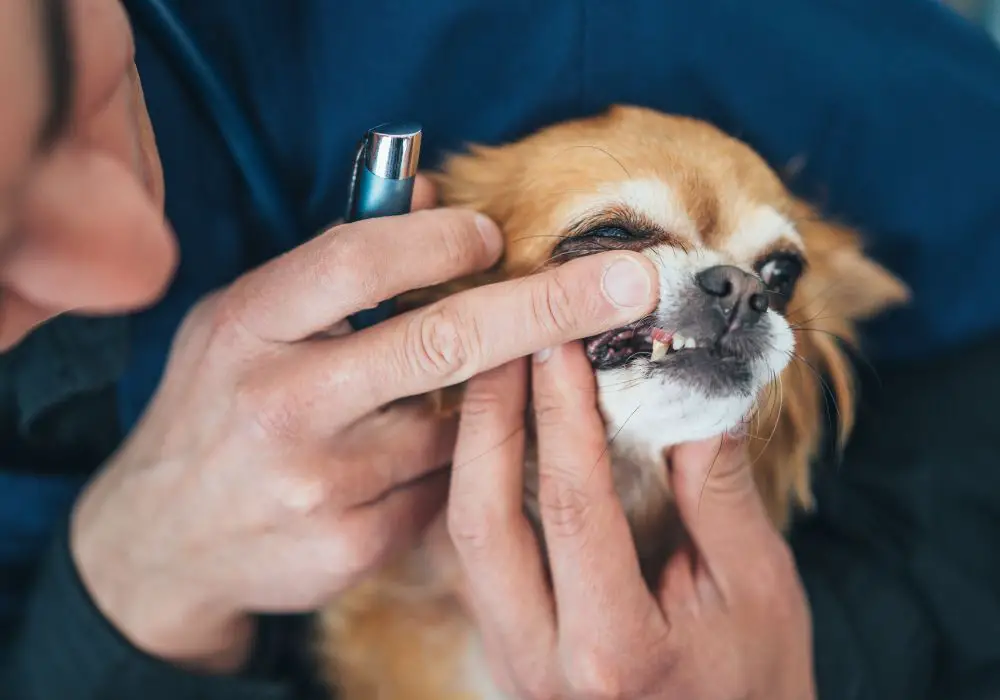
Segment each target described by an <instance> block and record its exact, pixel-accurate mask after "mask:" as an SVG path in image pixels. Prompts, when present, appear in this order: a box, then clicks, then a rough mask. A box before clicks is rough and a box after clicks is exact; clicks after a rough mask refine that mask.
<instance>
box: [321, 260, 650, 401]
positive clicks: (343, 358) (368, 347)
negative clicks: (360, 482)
mask: <svg viewBox="0 0 1000 700" xmlns="http://www.w3.org/2000/svg"><path fill="white" fill-rule="evenodd" d="M656 287H657V284H656V270H655V268H654V267H653V265H652V263H651V262H650V261H649V260H647V259H646V258H645V257H643V256H641V255H638V254H634V253H624V252H618V253H607V254H601V255H592V256H588V257H585V258H578V259H576V260H573V261H570V262H568V263H565V264H564V265H561V266H559V267H557V268H554V269H551V270H548V271H546V272H543V273H539V274H536V275H532V276H530V277H525V278H521V279H515V280H509V281H506V282H499V283H496V284H492V285H488V286H484V287H478V288H475V289H471V290H468V291H465V292H461V293H459V294H456V295H454V296H451V297H448V298H446V299H444V300H442V301H440V302H437V303H436V304H432V305H431V306H428V307H425V308H422V309H417V310H416V311H412V312H410V313H407V314H404V315H402V316H399V317H397V318H394V319H390V320H389V321H387V322H385V323H382V324H379V325H378V326H375V327H373V328H368V329H365V330H364V331H362V332H360V333H356V334H354V335H352V336H351V337H350V338H348V339H346V340H344V341H343V342H344V346H343V349H344V352H343V353H342V354H341V355H340V357H339V358H338V362H339V363H344V362H347V364H346V365H342V369H341V373H346V372H349V376H350V377H351V380H352V381H351V383H352V385H353V386H352V391H351V393H352V396H354V397H356V398H357V400H356V401H355V402H354V403H353V404H352V406H350V407H349V410H352V411H355V412H356V414H357V415H358V416H360V415H364V414H366V413H368V412H370V411H372V410H374V409H375V408H377V407H379V406H382V405H384V404H386V403H389V402H391V401H395V400H397V399H400V398H403V397H407V396H417V395H420V394H423V393H426V392H429V391H433V390H435V389H439V388H442V387H446V386H451V385H454V384H459V383H461V382H463V381H466V380H467V379H469V378H470V377H472V376H474V375H477V374H480V373H482V372H485V371H488V370H490V369H494V368H496V367H499V366H501V365H504V364H506V363H507V362H510V361H512V360H515V359H518V358H520V357H525V356H528V355H531V354H533V353H535V352H537V351H539V350H541V349H543V348H547V347H552V346H554V345H560V344H562V343H565V342H568V341H571V340H576V339H579V338H585V337H587V336H590V335H594V334H596V333H601V332H603V331H605V330H608V329H610V328H614V327H616V326H619V325H624V324H626V323H631V322H632V321H635V320H637V319H639V318H642V317H643V316H645V315H646V314H648V313H649V312H650V311H652V309H653V308H654V307H655V305H656V300H657V289H656ZM348 348H350V349H348ZM326 361H327V362H328V361H329V360H328V359H327V360H326Z"/></svg>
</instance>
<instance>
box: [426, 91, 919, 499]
mask: <svg viewBox="0 0 1000 700" xmlns="http://www.w3.org/2000/svg"><path fill="white" fill-rule="evenodd" d="M436 179H437V183H438V186H439V188H440V191H441V195H442V199H443V201H444V202H445V203H446V204H449V205H456V206H463V207H470V208H473V209H476V210H478V211H481V212H484V213H485V214H487V215H489V216H490V217H491V218H493V219H494V220H495V221H496V222H497V223H498V224H499V225H500V226H501V228H502V229H503V231H504V234H505V236H506V241H507V243H506V250H505V255H504V259H503V261H502V263H501V264H500V269H501V274H502V275H503V276H505V277H516V276H521V275H526V274H530V273H532V272H535V271H538V270H540V269H543V268H545V267H547V266H550V265H555V264H559V263H561V262H564V261H566V260H569V259H571V258H574V257H577V256H582V255H588V254H592V253H595V252H600V251H607V250H618V249H627V250H633V251H641V252H642V253H643V254H644V255H646V256H648V258H649V259H650V260H652V261H653V263H654V264H655V265H656V267H657V269H658V270H659V276H660V303H659V307H658V308H657V309H656V311H655V312H654V313H653V314H651V315H650V316H649V317H648V318H645V319H643V320H641V321H639V322H638V323H635V324H632V325H630V326H627V327H624V328H618V329H615V330H612V331H610V332H608V333H604V334H601V335H599V336H596V337H593V338H589V339H587V340H586V341H585V345H586V349H587V353H588V355H589V357H590V360H591V362H592V364H593V367H594V369H595V371H596V374H597V380H598V386H599V389H600V406H601V409H602V411H603V414H604V417H605V419H606V421H607V423H608V430H609V433H614V434H616V435H617V437H616V440H615V450H616V451H618V452H619V453H621V452H622V451H626V452H631V453H632V456H634V457H637V458H639V459H641V460H645V458H646V457H649V456H652V455H657V458H658V457H659V455H662V452H663V450H664V448H665V447H668V446H670V445H673V444H677V443H679V442H685V441H689V440H694V439H700V438H704V437H709V436H712V435H717V434H719V433H721V432H724V431H728V430H732V429H734V428H737V429H743V430H746V431H747V432H748V433H749V434H750V435H751V437H752V438H753V442H754V443H756V450H757V451H758V452H763V454H758V455H757V456H758V457H759V458H763V462H762V463H761V465H760V466H759V467H758V468H757V476H758V482H759V484H760V486H761V487H762V488H764V489H765V490H771V491H773V492H774V493H773V494H772V495H773V496H775V497H776V498H778V499H779V500H781V496H780V494H782V493H784V494H789V495H792V496H798V500H799V501H801V502H808V483H807V476H806V475H807V471H808V470H807V463H808V461H809V460H810V458H811V457H812V453H813V451H814V450H815V448H816V445H817V443H818V440H819V433H820V427H821V424H822V420H821V417H820V415H821V410H822V407H821V404H822V394H821V387H822V386H823V382H824V381H829V382H830V384H831V385H832V386H833V388H834V393H835V395H836V398H837V401H838V403H839V404H840V406H839V409H840V414H841V420H842V426H841V427H842V429H844V430H845V431H846V429H848V428H849V424H850V416H851V396H850V394H851V387H850V374H849V371H848V362H847V359H846V357H845V356H844V355H843V354H842V351H841V349H840V347H839V345H838V341H845V342H851V341H853V339H854V328H853V324H854V322H855V321H857V320H859V319H863V318H867V317H870V316H872V315H873V314H875V313H877V312H878V311H880V310H881V309H883V308H885V307H887V306H889V305H891V304H895V303H900V302H902V301H904V300H905V299H906V297H907V290H906V288H905V287H904V286H903V285H902V284H901V283H900V282H899V281H897V280H896V279H895V278H894V277H893V276H892V275H890V274H889V273H888V272H887V271H886V270H884V269H883V268H881V267H880V266H879V265H877V264H875V263H874V262H873V261H871V260H870V259H868V258H867V257H865V255H864V254H863V252H862V250H861V247H860V244H859V241H858V239H857V237H856V236H855V235H854V234H853V232H851V231H850V230H848V229H846V228H844V227H840V226H836V225H834V224H831V223H829V222H825V221H822V220H820V219H819V218H818V217H817V216H816V215H815V213H814V212H813V211H812V210H811V209H810V208H809V207H807V206H806V205H804V204H803V203H802V202H800V201H798V200H796V199H795V198H794V197H792V196H791V195H790V194H789V192H788V191H787V190H786V188H785V187H784V186H783V185H782V183H781V181H780V179H779V178H778V177H777V175H776V174H775V173H774V172H773V171H772V170H771V169H770V168H769V167H768V165H767V164H766V163H765V162H764V160H763V159H762V158H760V157H759V156H758V155H757V154H756V153H755V152H754V151H752V150H751V149H750V148H749V147H747V146H746V145H745V144H743V143H741V142H739V141H737V140H735V139H732V138H730V137H728V136H726V135H725V134H723V133H721V132H720V131H718V130H717V129H715V128H713V127H711V126H709V125H707V124H705V123H702V122H699V121H695V120H690V119H685V118H679V117H671V116H666V115H663V114H659V113H656V112H652V111H649V110H644V109H638V108H630V107H616V108H613V109H612V110H610V111H609V112H608V113H606V114H604V115H602V116H599V117H595V118H590V119H584V120H579V121H574V122H568V123H563V124H560V125H557V126H554V127H551V128H548V129H545V130H543V131H541V132H539V133H536V134H534V135H532V136H530V137H528V138H526V139H524V140H522V141H519V142H517V143H514V144H512V145H508V146H502V147H498V148H481V147H476V148H473V149H471V150H470V152H469V153H467V154H463V155H458V156H455V157H453V158H451V159H450V160H449V161H447V163H446V165H445V167H444V168H443V171H442V173H441V174H440V175H439V176H437V178H436ZM472 283H475V280H472ZM744 421H746V425H745V426H742V427H741V424H742V423H744ZM765 495H767V494H765ZM786 500H787V498H786ZM775 515H776V517H780V514H775Z"/></svg>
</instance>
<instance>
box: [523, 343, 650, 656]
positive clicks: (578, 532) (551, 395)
mask: <svg viewBox="0 0 1000 700" xmlns="http://www.w3.org/2000/svg"><path fill="white" fill-rule="evenodd" d="M543 358H544V356H543ZM533 384H534V406H535V414H536V417H537V423H538V504H539V512H540V514H541V521H542V528H543V530H544V532H545V543H546V548H547V551H548V554H549V560H550V567H551V570H552V585H553V589H554V591H555V594H556V600H557V604H558V608H559V612H560V615H559V619H560V625H561V627H562V629H560V636H561V637H562V638H564V639H565V640H566V642H567V643H570V644H573V643H576V642H577V641H583V640H584V639H588V638H589V641H590V643H591V644H593V643H595V642H597V641H598V640H600V643H602V644H604V643H611V644H615V643H617V642H624V641H629V642H630V643H634V641H635V639H634V637H635V635H636V633H637V632H638V631H639V630H637V629H635V628H634V627H633V628H631V629H629V628H628V627H627V625H629V624H630V623H632V622H633V621H641V623H642V624H646V623H648V621H649V620H650V613H651V612H652V611H654V610H656V609H657V607H656V604H655V601H654V599H653V597H652V594H650V592H649V590H648V588H647V587H646V584H645V582H644V580H643V577H642V573H641V570H640V566H639V557H638V555H637V553H636V548H635V544H634V542H633V540H632V534H631V530H630V528H629V524H628V521H627V519H626V517H625V513H624V511H623V509H622V506H621V502H620V501H619V499H618V496H617V493H616V491H615V486H614V479H613V477H612V473H611V463H610V459H609V458H608V455H607V449H608V446H607V438H606V431H605V426H604V423H603V421H602V420H601V417H600V414H599V413H598V410H597V405H596V393H597V388H596V382H595V380H594V375H593V370H592V369H591V368H590V363H589V362H588V361H587V358H586V356H585V355H584V353H583V350H582V349H581V348H580V346H579V344H573V345H569V346H564V347H562V348H556V349H554V350H552V351H551V353H550V354H549V355H548V358H547V359H543V360H542V361H538V362H536V363H535V365H534V380H533ZM642 631H643V632H644V631H646V630H642ZM622 634H625V635H627V636H629V637H630V639H628V640H623V639H622Z"/></svg>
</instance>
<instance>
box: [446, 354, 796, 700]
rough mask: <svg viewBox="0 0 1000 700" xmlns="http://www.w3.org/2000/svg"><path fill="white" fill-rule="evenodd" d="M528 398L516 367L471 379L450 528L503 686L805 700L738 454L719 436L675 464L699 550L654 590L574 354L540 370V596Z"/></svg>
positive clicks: (786, 592)
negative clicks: (531, 516)
mask: <svg viewBox="0 0 1000 700" xmlns="http://www.w3.org/2000/svg"><path fill="white" fill-rule="evenodd" d="M527 384H528V383H527V378H526V366H525V363H524V362H515V363H511V364H508V365H506V366H504V367H501V368H499V369H496V370H494V371H491V372H487V373H486V374H483V375H481V376H479V377H477V378H475V379H473V380H471V382H470V384H469V386H468V390H467V394H466V400H465V406H464V408H463V412H462V418H461V426H460V428H459V437H458V446H457V449H456V454H455V459H454V463H453V464H454V466H453V473H452V486H451V497H450V504H449V510H448V515H447V520H448V526H449V530H450V533H451V536H452V539H453V541H454V544H455V546H456V548H457V550H458V553H459V557H460V559H461V562H462V566H463V569H464V573H465V579H466V581H465V585H466V591H465V595H466V597H467V602H468V604H469V606H470V608H471V609H472V612H473V614H474V615H475V617H476V618H477V620H478V622H479V627H480V629H481V631H482V633H483V638H484V643H485V646H486V650H487V656H488V657H489V659H490V663H491V665H492V667H493V670H494V675H495V676H496V677H497V679H498V681H500V683H501V685H502V686H504V689H505V690H507V691H508V692H511V693H513V694H515V695H516V696H518V697H525V698H559V697H569V698H612V697H614V698H672V699H679V698H684V699H686V700H744V699H747V698H749V699H752V700H758V699H759V700H811V699H812V698H815V689H814V681H813V670H812V643H811V624H810V619H809V612H808V609H807V606H806V600H805V595H804V592H803V589H802V586H801V584H800V582H799V580H798V577H797V574H796V571H795V566H794V562H793V560H792V557H791V555H790V552H789V549H788V548H787V546H786V545H785V543H784V541H783V539H782V538H781V536H780V535H779V533H778V532H776V531H775V529H774V528H773V527H772V526H771V524H770V522H769V520H768V519H767V516H766V514H765V511H764V507H763V504H762V503H761V500H760V498H759V496H758V495H757V492H756V490H755V488H754V484H753V479H752V477H751V473H750V467H749V464H748V461H747V458H746V456H745V452H744V450H743V449H742V448H741V446H740V445H738V444H736V443H734V442H733V441H732V440H731V439H729V438H727V439H726V440H724V441H723V440H722V439H721V438H719V439H714V440H708V441H705V442H701V443H696V444H690V445H687V446H684V447H680V448H677V449H675V450H674V451H673V453H672V454H671V455H670V464H671V465H672V468H671V482H672V487H673V489H674V492H675V494H676V498H677V503H678V507H679V509H680V512H681V516H682V518H683V520H684V523H685V525H686V527H687V528H688V530H689V532H690V534H691V536H692V537H691V539H692V541H693V543H694V544H693V547H692V548H691V550H692V551H680V552H678V553H677V554H676V555H675V556H674V557H673V558H672V559H671V561H670V562H669V564H668V566H667V569H666V571H665V572H664V576H663V579H662V581H663V587H662V589H661V590H660V591H658V592H656V593H655V594H654V593H650V591H649V589H648V588H647V587H646V585H645V584H644V582H643V579H642V576H641V575H640V569H639V562H638V558H637V556H636V551H635V547H634V545H633V543H632V539H631V536H630V533H629V529H628V524H627V522H626V520H625V516H624V513H623V511H622V508H621V505H620V502H619V501H618V499H617V498H616V496H615V492H614V488H613V483H612V476H611V465H610V463H609V461H608V459H607V458H606V456H605V451H606V445H607V443H606V438H605V432H604V426H603V424H602V421H601V418H600V415H599V413H598V410H597V406H596V386H595V382H594V378H593V373H592V371H591V369H590V366H589V363H588V362H587V360H586V357H585V356H584V354H583V352H582V350H581V348H580V347H579V345H577V344H572V345H568V346H564V347H561V348H556V349H554V350H552V351H551V354H549V355H548V357H547V359H544V361H540V360H539V358H537V357H536V359H535V363H534V368H533V380H532V391H533V401H534V405H535V411H536V414H537V422H538V441H539V460H540V466H539V471H540V495H539V500H540V508H541V517H542V525H543V530H544V533H545V539H546V545H547V549H548V552H549V559H550V564H551V570H552V581H553V585H552V587H551V588H550V587H549V585H548V584H547V583H546V580H545V577H544V575H543V568H542V561H541V559H540V555H539V550H538V547H537V543H536V542H535V540H534V536H533V534H532V531H531V529H530V527H529V525H528V523H527V521H526V520H525V518H524V516H523V515H522V512H521V499H522V472H523V449H524V441H523V435H524V432H523V426H524V423H523V421H524V408H525V402H526V396H527ZM557 611H558V615H557V614H556V612H557Z"/></svg>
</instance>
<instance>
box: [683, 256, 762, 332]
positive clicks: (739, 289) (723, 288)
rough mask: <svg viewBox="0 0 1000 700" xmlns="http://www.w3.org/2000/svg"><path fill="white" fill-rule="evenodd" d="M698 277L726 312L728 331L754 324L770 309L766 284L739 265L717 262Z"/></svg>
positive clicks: (704, 287)
mask: <svg viewBox="0 0 1000 700" xmlns="http://www.w3.org/2000/svg"><path fill="white" fill-rule="evenodd" d="M695 279H696V280H697V282H698V286H699V287H701V289H702V291H704V292H705V293H706V294H708V295H709V296H710V297H712V298H713V301H714V304H715V306H716V307H717V308H718V309H719V311H721V312H722V315H723V316H724V317H725V319H726V322H727V323H726V326H727V330H728V329H731V328H735V327H737V326H749V325H752V324H754V323H756V322H757V321H758V320H759V319H760V317H761V315H762V314H763V313H764V312H765V311H767V294H766V293H765V291H764V283H763V282H761V281H760V279H758V278H757V277H755V276H754V275H751V274H750V273H749V272H745V271H743V270H741V269H740V268H738V267H735V266H733V265H716V266H714V267H709V268H706V269H704V270H702V271H701V272H699V273H698V274H697V275H696V277H695Z"/></svg>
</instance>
